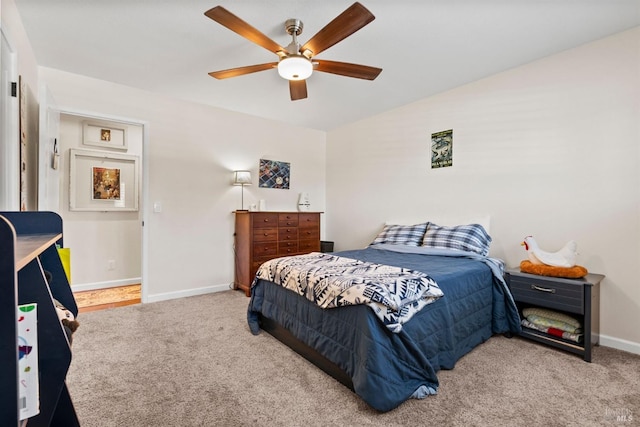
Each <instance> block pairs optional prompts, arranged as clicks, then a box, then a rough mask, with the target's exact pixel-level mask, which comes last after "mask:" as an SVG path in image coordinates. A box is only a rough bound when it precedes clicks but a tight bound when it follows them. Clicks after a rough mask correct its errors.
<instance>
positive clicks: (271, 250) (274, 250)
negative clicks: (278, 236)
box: [253, 242, 278, 262]
mask: <svg viewBox="0 0 640 427" xmlns="http://www.w3.org/2000/svg"><path fill="white" fill-rule="evenodd" d="M277 254H278V243H277V242H264V243H254V244H253V258H254V259H257V258H259V257H262V258H265V257H269V256H275V255H277ZM264 261H266V259H262V262H264Z"/></svg>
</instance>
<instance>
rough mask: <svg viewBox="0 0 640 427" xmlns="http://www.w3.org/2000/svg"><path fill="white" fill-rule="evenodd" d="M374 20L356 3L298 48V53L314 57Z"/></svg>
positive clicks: (370, 14)
mask: <svg viewBox="0 0 640 427" xmlns="http://www.w3.org/2000/svg"><path fill="white" fill-rule="evenodd" d="M374 19H376V17H375V16H373V14H372V13H371V12H369V10H368V9H367V8H366V7H364V6H363V5H361V4H360V3H357V2H356V3H354V4H352V5H351V6H350V7H349V8H348V9H347V10H345V11H344V12H342V13H341V14H340V15H338V16H337V17H336V18H335V19H334V20H333V21H331V22H329V23H328V24H327V25H325V27H324V28H323V29H321V30H320V31H318V33H317V34H316V35H315V36H313V37H311V39H310V40H309V41H308V42H306V43H305V44H304V45H303V46H302V47H301V48H300V53H301V54H304V53H305V52H306V51H307V50H308V51H311V56H315V55H317V54H319V53H320V52H322V51H323V50H326V49H328V48H330V47H331V46H333V45H334V44H336V43H338V42H339V41H341V40H344V39H346V38H347V37H349V36H350V35H351V34H353V33H355V32H356V31H358V30H359V29H360V28H362V27H364V26H365V25H367V24H368V23H369V22H371V21H373V20H374Z"/></svg>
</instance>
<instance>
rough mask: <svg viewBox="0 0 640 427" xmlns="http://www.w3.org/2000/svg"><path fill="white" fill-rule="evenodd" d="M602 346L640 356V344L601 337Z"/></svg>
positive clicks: (605, 336)
mask: <svg viewBox="0 0 640 427" xmlns="http://www.w3.org/2000/svg"><path fill="white" fill-rule="evenodd" d="M600 345H601V346H604V347H611V348H615V349H617V350H623V351H626V352H629V353H633V354H640V343H637V342H633V341H627V340H623V339H621V338H616V337H610V336H608V335H600Z"/></svg>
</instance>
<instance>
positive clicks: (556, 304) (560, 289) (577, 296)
mask: <svg viewBox="0 0 640 427" xmlns="http://www.w3.org/2000/svg"><path fill="white" fill-rule="evenodd" d="M510 286H511V293H512V294H513V298H514V299H515V300H516V301H520V302H524V303H528V304H533V305H537V306H541V307H547V308H553V309H556V310H562V311H568V312H571V313H579V314H584V290H583V284H582V282H576V284H575V285H574V284H571V283H561V282H557V281H551V280H544V279H537V278H530V277H516V276H511V281H510Z"/></svg>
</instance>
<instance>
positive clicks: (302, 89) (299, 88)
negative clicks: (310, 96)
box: [289, 80, 307, 101]
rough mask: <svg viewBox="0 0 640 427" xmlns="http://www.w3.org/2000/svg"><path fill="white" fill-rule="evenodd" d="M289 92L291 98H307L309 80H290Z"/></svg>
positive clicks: (293, 99)
mask: <svg viewBox="0 0 640 427" xmlns="http://www.w3.org/2000/svg"><path fill="white" fill-rule="evenodd" d="M289 93H290V94H291V100H292V101H297V100H298V99H305V98H306V97H307V81H306V80H289Z"/></svg>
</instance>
